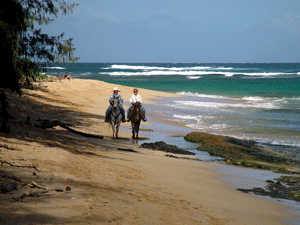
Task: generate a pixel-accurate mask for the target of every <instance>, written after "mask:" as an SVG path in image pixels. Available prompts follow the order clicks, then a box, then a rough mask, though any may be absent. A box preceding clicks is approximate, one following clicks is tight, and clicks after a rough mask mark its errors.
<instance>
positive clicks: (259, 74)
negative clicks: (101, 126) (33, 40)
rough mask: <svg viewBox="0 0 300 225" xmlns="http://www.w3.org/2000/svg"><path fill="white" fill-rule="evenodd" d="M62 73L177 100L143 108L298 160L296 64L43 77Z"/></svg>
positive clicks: (83, 70) (120, 68)
mask: <svg viewBox="0 0 300 225" xmlns="http://www.w3.org/2000/svg"><path fill="white" fill-rule="evenodd" d="M65 71H67V72H68V73H69V74H70V75H71V76H72V77H76V78H81V79H95V80H102V81H105V82H109V83H115V84H120V85H127V86H132V87H140V88H147V89H152V90H159V91H165V92H171V93H177V94H180V95H181V97H180V98H169V99H164V100H162V101H160V104H159V106H157V105H156V106H155V105H151V104H145V105H144V106H145V108H146V109H147V112H149V113H151V112H152V113H156V114H158V115H160V116H161V117H163V118H165V119H167V120H174V121H179V122H181V123H183V124H184V125H185V127H186V128H187V129H188V130H190V131H203V132H209V133H214V134H224V135H228V136H234V137H239V138H246V139H252V140H256V141H258V142H259V143H261V144H263V145H268V146H272V147H274V148H275V149H277V150H279V151H281V152H286V153H288V154H290V155H291V156H292V157H297V158H300V63H272V64H255V63H253V64H252V63H251V64H250V63H245V64H241V63H240V64H224V63H215V64H187V63H185V64H181V63H76V64H61V65H59V66H56V65H52V66H49V67H48V68H47V72H46V74H47V75H54V76H57V75H60V76H62V75H64V73H65ZM109 94H110V93H108V95H109ZM140 94H141V95H143V93H140ZM123 97H124V98H125V100H126V99H128V100H129V97H130V96H123Z"/></svg>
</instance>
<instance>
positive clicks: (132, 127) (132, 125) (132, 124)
mask: <svg viewBox="0 0 300 225" xmlns="http://www.w3.org/2000/svg"><path fill="white" fill-rule="evenodd" d="M131 129H132V139H134V123H133V122H132V121H131Z"/></svg>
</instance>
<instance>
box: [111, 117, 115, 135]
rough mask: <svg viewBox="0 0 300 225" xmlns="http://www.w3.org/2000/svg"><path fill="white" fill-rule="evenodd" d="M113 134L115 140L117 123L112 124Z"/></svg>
mask: <svg viewBox="0 0 300 225" xmlns="http://www.w3.org/2000/svg"><path fill="white" fill-rule="evenodd" d="M111 127H112V132H113V139H115V123H114V122H113V121H112V122H111Z"/></svg>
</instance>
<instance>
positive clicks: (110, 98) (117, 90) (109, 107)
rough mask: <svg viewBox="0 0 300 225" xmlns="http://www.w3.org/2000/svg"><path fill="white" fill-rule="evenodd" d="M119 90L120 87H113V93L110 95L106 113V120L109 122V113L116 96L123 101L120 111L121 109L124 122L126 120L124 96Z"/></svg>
mask: <svg viewBox="0 0 300 225" xmlns="http://www.w3.org/2000/svg"><path fill="white" fill-rule="evenodd" d="M119 91H120V89H119V88H117V87H115V88H114V89H113V94H112V95H111V96H110V97H109V103H110V105H109V106H108V108H107V110H106V114H105V122H108V119H109V113H110V111H111V108H112V104H113V100H114V97H118V98H119V99H120V101H121V104H120V111H121V114H122V122H123V123H124V122H126V120H125V110H124V108H123V101H124V100H123V98H122V96H121V95H120V94H119Z"/></svg>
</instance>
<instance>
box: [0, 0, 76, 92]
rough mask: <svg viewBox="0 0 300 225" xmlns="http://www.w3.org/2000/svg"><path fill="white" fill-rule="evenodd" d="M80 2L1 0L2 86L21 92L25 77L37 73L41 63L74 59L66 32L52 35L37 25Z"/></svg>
mask: <svg viewBox="0 0 300 225" xmlns="http://www.w3.org/2000/svg"><path fill="white" fill-rule="evenodd" d="M75 6H77V4H75V3H74V4H67V3H66V2H65V1H64V0H5V1H4V0H2V1H0V38H1V44H0V52H1V54H2V56H3V57H2V58H1V60H0V67H1V69H2V71H5V72H4V73H2V76H1V77H0V88H8V89H11V90H13V91H18V92H20V87H19V81H20V80H21V79H22V77H24V76H25V77H28V78H32V79H34V78H35V77H36V76H38V70H39V67H38V63H40V62H43V63H47V62H75V61H77V60H78V59H79V58H77V57H73V52H74V51H75V48H74V46H73V44H72V38H71V39H67V40H64V39H63V36H64V34H61V35H59V36H51V35H48V34H44V33H42V30H41V29H40V28H39V29H36V28H35V25H39V26H42V25H45V24H49V23H51V22H53V21H54V20H55V18H56V17H57V16H58V14H59V13H60V12H61V13H62V14H63V15H65V14H67V13H69V12H72V11H73V8H74V7H75Z"/></svg>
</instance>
